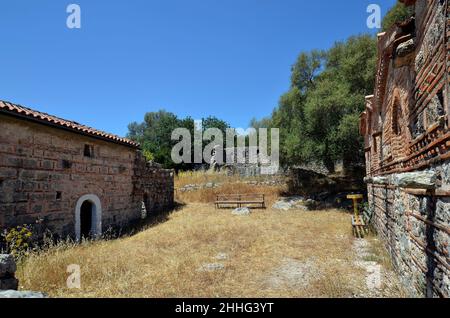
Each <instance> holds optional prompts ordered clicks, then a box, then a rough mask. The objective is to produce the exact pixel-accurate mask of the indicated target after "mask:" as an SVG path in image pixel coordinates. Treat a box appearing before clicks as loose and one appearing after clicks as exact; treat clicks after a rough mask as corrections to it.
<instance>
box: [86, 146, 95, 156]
mask: <svg viewBox="0 0 450 318" xmlns="http://www.w3.org/2000/svg"><path fill="white" fill-rule="evenodd" d="M84 156H85V157H89V158H93V157H94V146H91V145H84Z"/></svg>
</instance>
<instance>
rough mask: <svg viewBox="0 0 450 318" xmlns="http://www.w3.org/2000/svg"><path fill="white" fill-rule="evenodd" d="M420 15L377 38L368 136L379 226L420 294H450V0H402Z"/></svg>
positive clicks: (364, 119)
mask: <svg viewBox="0 0 450 318" xmlns="http://www.w3.org/2000/svg"><path fill="white" fill-rule="evenodd" d="M402 2H403V3H405V4H406V5H408V6H412V7H413V9H414V12H415V14H414V16H413V17H411V18H410V19H408V20H407V21H404V22H403V23H400V24H398V25H396V26H394V27H393V28H392V29H390V30H389V31H388V32H385V33H381V34H379V35H378V69H377V76H376V87H375V93H374V95H373V96H368V97H367V98H366V111H365V112H364V113H363V114H362V115H361V122H360V130H361V133H362V134H363V135H364V137H365V156H366V166H367V167H366V169H367V178H366V181H367V183H368V199H369V206H370V208H371V209H372V210H373V212H374V217H373V225H374V227H375V228H376V229H377V231H378V233H379V235H380V237H381V238H382V239H383V240H384V241H385V242H386V246H387V247H388V250H389V252H390V254H391V256H392V259H393V263H394V266H395V267H396V269H397V270H398V272H399V274H400V275H401V277H402V280H403V281H404V284H405V286H407V287H408V288H409V290H410V292H411V294H413V295H418V296H423V295H425V296H428V297H449V296H450V276H449V273H450V259H449V255H450V247H449V243H450V239H449V234H450V227H449V223H450V151H449V148H450V130H449V106H450V105H449V97H450V91H449V70H450V69H449V65H450V64H449V62H450V60H449V58H450V55H449V49H450V41H449V36H450V17H449V9H450V7H449V1H448V0H418V1H414V0H402Z"/></svg>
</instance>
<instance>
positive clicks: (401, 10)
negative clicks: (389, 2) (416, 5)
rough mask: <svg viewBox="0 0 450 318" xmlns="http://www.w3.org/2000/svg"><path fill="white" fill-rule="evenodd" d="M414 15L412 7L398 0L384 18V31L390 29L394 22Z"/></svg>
mask: <svg viewBox="0 0 450 318" xmlns="http://www.w3.org/2000/svg"><path fill="white" fill-rule="evenodd" d="M412 15H413V12H412V7H407V6H405V5H404V4H403V3H401V2H397V3H396V4H395V5H394V6H393V7H392V9H391V10H389V12H388V13H387V14H386V16H385V17H384V19H383V22H382V29H383V31H387V30H389V29H390V28H391V27H392V26H393V25H394V24H396V23H398V22H402V21H405V20H406V19H408V18H409V17H411V16H412Z"/></svg>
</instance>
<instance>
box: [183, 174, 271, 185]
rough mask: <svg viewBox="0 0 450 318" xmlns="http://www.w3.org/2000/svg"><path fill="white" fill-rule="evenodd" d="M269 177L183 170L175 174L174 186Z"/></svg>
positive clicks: (266, 177)
mask: <svg viewBox="0 0 450 318" xmlns="http://www.w3.org/2000/svg"><path fill="white" fill-rule="evenodd" d="M267 179H271V176H264V175H261V176H253V177H245V178H242V177H240V176H239V175H232V176H229V175H227V174H226V173H224V172H209V171H185V172H179V173H178V174H177V175H175V188H179V187H183V186H185V185H188V184H206V183H209V182H214V183H224V182H240V181H243V180H245V181H264V180H267Z"/></svg>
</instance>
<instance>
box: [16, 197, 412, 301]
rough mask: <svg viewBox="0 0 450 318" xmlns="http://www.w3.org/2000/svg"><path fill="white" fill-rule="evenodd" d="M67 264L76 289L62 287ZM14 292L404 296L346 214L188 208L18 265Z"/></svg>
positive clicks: (381, 255)
mask: <svg viewBox="0 0 450 318" xmlns="http://www.w3.org/2000/svg"><path fill="white" fill-rule="evenodd" d="M71 264H76V265H79V266H80V270H81V288H80V289H77V288H68V287H67V283H66V281H67V279H68V277H69V275H70V273H67V268H68V266H69V265H71ZM18 276H19V277H18V278H19V279H20V282H21V288H22V289H26V290H38V291H44V292H46V293H48V294H49V295H50V296H53V297H402V296H404V292H403V290H402V288H401V287H400V284H399V283H398V280H397V276H396V275H395V274H394V272H393V271H392V268H391V266H390V263H389V259H388V257H387V255H386V252H385V251H384V249H383V248H382V246H381V244H380V242H379V241H378V240H377V239H376V238H375V237H369V238H368V239H358V240H357V239H354V238H353V237H352V232H351V225H350V215H349V214H347V213H346V212H344V211H338V210H326V211H314V212H311V211H305V210H293V211H288V212H286V211H278V210H273V209H267V210H252V213H251V214H250V215H248V216H235V215H232V214H231V211H230V210H216V209H214V206H213V205H211V204H203V203H189V204H187V205H185V206H184V207H182V208H180V209H178V210H177V211H174V212H173V213H171V214H170V215H168V216H167V218H166V219H165V220H164V221H162V222H160V223H158V224H154V225H152V226H148V227H147V228H146V229H144V230H143V231H141V232H139V233H138V234H136V235H133V236H129V237H124V238H120V239H116V240H110V241H97V242H86V243H85V244H82V245H78V246H77V245H73V244H69V243H64V244H61V245H59V246H56V247H53V248H51V249H50V250H49V251H47V252H39V253H35V254H32V255H31V256H30V257H28V259H27V260H26V261H25V262H24V263H23V264H21V265H20V266H19V270H18Z"/></svg>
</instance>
